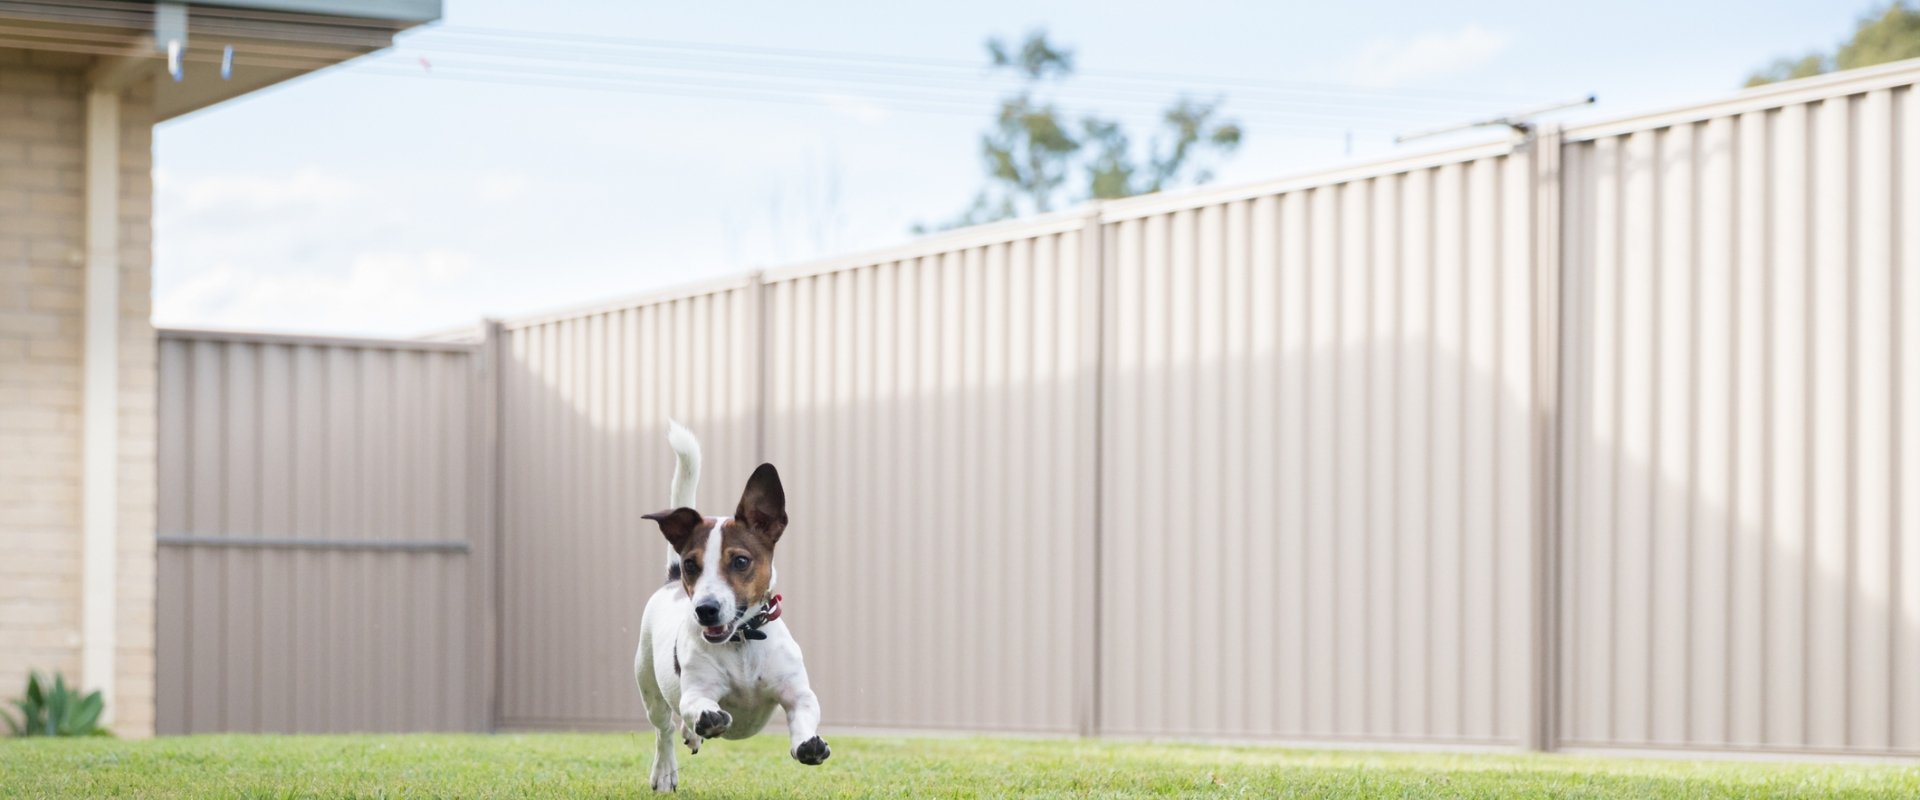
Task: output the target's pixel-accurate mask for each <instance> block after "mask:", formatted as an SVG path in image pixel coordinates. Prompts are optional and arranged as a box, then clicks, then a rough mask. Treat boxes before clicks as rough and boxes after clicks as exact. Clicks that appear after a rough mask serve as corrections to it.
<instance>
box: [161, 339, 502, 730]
mask: <svg viewBox="0 0 1920 800" xmlns="http://www.w3.org/2000/svg"><path fill="white" fill-rule="evenodd" d="M478 352H479V351H478V349H477V348H474V347H472V346H466V345H436V344H430V343H420V342H379V341H367V340H329V339H315V338H296V337H276V336H269V335H257V334H239V335H234V334H223V333H213V332H204V331H161V333H160V441H159V452H160V471H159V472H160V508H159V520H160V533H159V537H160V538H159V544H160V555H159V559H160V563H159V583H160V585H159V608H158V620H159V623H158V624H159V631H158V667H157V669H158V673H157V675H156V679H157V683H158V709H157V711H158V718H157V722H158V730H159V732H160V733H163V734H168V733H201V732H209V731H264V732H323V731H378V730H389V731H391V730H484V729H486V728H487V727H489V725H490V724H491V712H490V710H489V707H488V706H489V703H490V694H491V689H492V686H491V680H492V672H491V669H492V664H493V644H492V642H491V641H489V640H488V639H487V637H486V636H485V632H486V628H487V626H486V624H485V622H486V620H487V616H488V614H489V611H488V609H490V607H491V599H490V598H491V596H492V585H493V582H492V580H491V575H490V573H489V570H488V568H487V567H486V564H487V561H486V557H487V552H486V549H487V547H488V545H489V542H488V541H487V536H486V532H487V531H488V530H489V523H488V520H487V516H486V514H487V512H486V509H485V507H484V504H483V503H481V502H478V500H479V498H485V497H488V496H490V495H491V492H490V491H488V490H487V488H486V487H487V486H488V484H489V483H490V481H491V476H490V475H489V474H488V466H487V465H488V464H489V462H490V459H488V458H485V457H483V456H482V454H483V451H484V449H485V447H484V445H483V442H484V441H485V440H486V439H487V437H488V434H486V431H485V428H486V425H485V414H486V412H485V409H484V407H483V406H482V404H481V400H482V399H483V398H481V397H480V395H478V394H477V393H476V392H475V391H474V388H475V386H476V385H477V384H476V381H475V378H476V374H475V372H476V370H477V369H478V367H479V359H478Z"/></svg>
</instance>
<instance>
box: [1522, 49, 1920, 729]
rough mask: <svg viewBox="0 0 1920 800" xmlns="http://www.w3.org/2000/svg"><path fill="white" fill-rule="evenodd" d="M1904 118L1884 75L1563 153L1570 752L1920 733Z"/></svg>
mask: <svg viewBox="0 0 1920 800" xmlns="http://www.w3.org/2000/svg"><path fill="white" fill-rule="evenodd" d="M1915 131H1920V103H1917V102H1916V100H1915V97H1914V94H1913V90H1912V87H1910V86H1892V87H1890V88H1873V89H1871V90H1869V91H1856V92H1853V93H1839V94H1838V95H1837V96H1831V97H1825V98H1816V99H1813V100H1809V101H1804V102H1803V101H1799V100H1797V99H1796V100H1794V101H1792V102H1786V103H1785V104H1782V105H1777V106H1775V107H1770V108H1769V107H1762V108H1752V109H1745V110H1741V111H1740V112H1739V113H1733V114H1728V115H1722V116H1717V117H1708V118H1705V119H1699V120H1684V121H1679V122H1677V123H1675V124H1671V125H1666V126H1663V127H1653V128H1648V129H1645V130H1637V131H1629V132H1621V133H1608V134H1606V135H1603V136H1600V137H1599V138H1594V139H1591V140H1588V141H1582V142H1577V143H1572V144H1569V145H1568V149H1567V150H1566V165H1567V169H1568V176H1567V180H1566V186H1567V195H1566V196H1567V204H1566V210H1565V213H1566V226H1567V229H1568V231H1569V232H1570V233H1569V235H1568V238H1567V270H1568V271H1567V275H1568V282H1567V285H1568V292H1567V295H1566V296H1567V298H1568V312H1567V320H1568V326H1569V327H1568V333H1567V350H1566V352H1567V353H1568V361H1569V365H1570V369H1569V370H1568V373H1567V374H1568V376H1569V377H1568V381H1567V383H1566V387H1567V402H1566V409H1567V412H1566V413H1567V417H1566V420H1565V423H1564V424H1565V428H1564V431H1565V432H1564V435H1563V445H1564V447H1565V454H1566V459H1565V461H1564V463H1565V464H1566V465H1567V467H1566V470H1567V471H1566V474H1565V486H1566V494H1565V502H1564V503H1563V505H1562V511H1563V522H1562V525H1563V529H1564V534H1563V535H1564V542H1565V548H1564V553H1565V555H1566V558H1565V559H1564V561H1563V571H1562V585H1563V587H1564V594H1563V596H1564V598H1565V600H1564V602H1563V603H1562V607H1563V609H1564V617H1563V623H1562V624H1563V628H1564V630H1565V634H1564V638H1563V640H1562V641H1563V648H1564V650H1563V655H1562V658H1561V663H1562V664H1563V670H1562V674H1561V684H1562V687H1563V689H1562V705H1561V722H1560V726H1559V736H1560V739H1561V741H1562V742H1563V743H1564V744H1566V745H1568V746H1573V747H1583V746H1589V747H1677V748H1737V749H1743V750H1791V751H1822V752H1846V753H1877V754H1906V755H1913V754H1916V753H1920V726H1916V725H1915V724H1914V723H1913V722H1912V720H1914V719H1920V691H1917V690H1920V681H1916V680H1915V679H1914V678H1913V677H1912V676H1913V675H1915V674H1920V609H1916V604H1917V603H1920V601H1916V600H1915V596H1916V594H1920V592H1916V591H1915V590H1914V589H1913V588H1912V587H1915V586H1920V558H1917V557H1916V556H1915V555H1914V554H1915V553H1916V552H1920V512H1916V511H1915V506H1914V498H1915V497H1920V492H1916V491H1915V488H1916V484H1915V482H1914V481H1915V479H1914V477H1913V476H1914V475H1915V474H1917V473H1920V469H1916V468H1915V466H1914V465H1916V464H1920V448H1916V446H1915V444H1914V443H1915V437H1914V435H1913V430H1914V429H1915V428H1916V427H1920V426H1915V425H1913V424H1911V421H1912V420H1915V419H1920V387H1916V381H1920V368H1916V363H1915V361H1914V358H1915V356H1914V353H1915V352H1916V351H1920V336H1916V335H1915V333H1914V331H1915V330H1916V329H1920V326H1916V325H1914V324H1912V323H1910V322H1908V321H1907V319H1906V318H1905V315H1904V312H1905V311H1907V310H1911V309H1914V308H1920V305H1916V304H1915V303H1916V301H1915V297H1916V292H1917V291H1920V290H1916V289H1915V287H1916V286H1917V285H1920V242H1916V240H1915V238H1914V237H1913V236H1911V235H1909V234H1910V233H1911V232H1913V231H1916V230H1920V213H1917V212H1916V211H1915V208H1916V207H1917V206H1920V204H1916V203H1915V201H1914V199H1913V198H1915V197H1920V168H1916V167H1915V164H1916V163H1920V149H1916V147H1915V146H1914V142H1915V139H1914V132H1915ZM1897 359H1904V361H1901V360H1897ZM1573 365H1577V368H1573Z"/></svg>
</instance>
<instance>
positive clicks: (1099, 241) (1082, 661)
mask: <svg viewBox="0 0 1920 800" xmlns="http://www.w3.org/2000/svg"><path fill="white" fill-rule="evenodd" d="M1101 223H1102V217H1101V207H1100V203H1098V202H1095V203H1094V205H1093V208H1091V209H1090V210H1088V212H1087V216H1086V224H1085V225H1084V226H1083V227H1082V228H1081V229H1080V265H1079V270H1080V301H1081V308H1084V309H1089V313H1087V314H1085V315H1084V316H1083V317H1082V318H1081V320H1080V330H1079V337H1080V342H1079V344H1080V362H1081V369H1082V373H1081V374H1082V377H1081V382H1080V388H1079V397H1077V398H1075V400H1076V403H1077V405H1078V406H1079V408H1080V409H1082V411H1083V412H1084V416H1083V417H1082V418H1081V421H1080V430H1079V431H1078V434H1077V436H1076V440H1077V449H1078V461H1079V464H1078V466H1077V468H1078V470H1079V472H1080V474H1081V476H1082V477H1081V481H1083V483H1082V484H1081V485H1082V487H1083V488H1084V489H1085V493H1086V494H1085V497H1083V498H1081V501H1080V503H1079V504H1078V505H1079V507H1078V508H1076V509H1075V512H1076V513H1075V516H1076V517H1077V518H1079V519H1082V520H1084V522H1083V523H1082V525H1081V526H1080V528H1079V529H1078V530H1077V531H1076V532H1075V536H1076V538H1077V539H1078V541H1076V542H1075V543H1074V544H1075V545H1076V548H1077V549H1078V550H1079V552H1082V553H1086V554H1087V557H1086V558H1083V559H1079V562H1080V564H1082V565H1084V566H1083V567H1082V569H1083V570H1084V571H1083V575H1084V576H1085V579H1084V580H1082V581H1080V582H1079V584H1078V585H1077V586H1076V587H1075V590H1074V603H1075V605H1076V608H1075V612H1076V614H1075V616H1076V617H1077V618H1078V619H1081V620H1085V621H1086V624H1085V625H1082V626H1080V627H1078V628H1076V629H1075V631H1076V632H1075V634H1074V636H1075V641H1074V650H1073V652H1074V664H1073V674H1074V676H1075V678H1076V680H1075V681H1074V684H1075V688H1074V694H1073V716H1074V728H1075V730H1076V731H1077V732H1078V733H1079V734H1080V735H1081V736H1094V735H1097V734H1099V733H1100V646H1101V619H1100V605H1101V602H1100V583H1101V573H1102V571H1103V565H1102V559H1101V552H1100V535H1101V531H1100V523H1101V520H1100V507H1101V497H1100V491H1101V481H1100V478H1101V475H1100V472H1101V467H1100V464H1101V452H1100V443H1101V437H1102V436H1103V435H1104V434H1103V431H1102V427H1103V426H1102V419H1101V413H1102V408H1101V402H1102V395H1103V392H1104V389H1105V387H1104V386H1103V384H1104V383H1105V380H1106V372H1105V369H1104V366H1103V365H1104V360H1103V359H1104V352H1105V342H1106V340H1107V330H1106V328H1107V320H1106V294H1105V292H1106V284H1107V278H1106V274H1107V258H1106V249H1105V246H1104V245H1105V241H1104V236H1105V233H1104V227H1103V225H1102V224H1101Z"/></svg>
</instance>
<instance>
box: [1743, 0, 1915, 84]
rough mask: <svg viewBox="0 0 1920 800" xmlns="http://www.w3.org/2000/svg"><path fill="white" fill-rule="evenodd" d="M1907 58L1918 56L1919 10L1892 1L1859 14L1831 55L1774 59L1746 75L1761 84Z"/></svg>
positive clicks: (1898, 1) (1900, 1)
mask: <svg viewBox="0 0 1920 800" xmlns="http://www.w3.org/2000/svg"><path fill="white" fill-rule="evenodd" d="M1907 58H1920V11H1915V10H1913V9H1911V8H1908V7H1907V4H1906V0H1894V2H1893V3H1890V4H1888V5H1887V6H1886V7H1885V8H1883V9H1880V10H1879V11H1870V12H1868V13H1867V14H1866V15H1864V16H1862V17H1861V18H1860V22H1859V24H1858V25H1857V26H1855V28H1854V31H1853V36H1852V38H1850V39H1848V40H1847V41H1846V42H1844V43H1842V44H1841V45H1840V47H1839V48H1838V49H1836V50H1835V51H1834V54H1833V55H1832V56H1826V55H1823V54H1821V53H1808V54H1806V55H1804V56H1801V57H1799V58H1790V57H1789V58H1780V59H1776V60H1774V62H1773V63H1772V64H1769V65H1767V66H1766V67H1765V68H1764V69H1761V70H1760V71H1758V72H1755V73H1753V75H1752V76H1750V77H1748V78H1747V85H1748V86H1761V85H1765V84H1769V83H1773V82H1775V81H1788V80H1793V79H1795V78H1806V77H1811V76H1814V75H1823V74H1825V73H1828V72H1833V71H1835V70H1845V69H1855V68H1858V67H1870V66H1873V65H1875V64H1885V63H1887V62H1889V61H1899V60H1901V59H1907Z"/></svg>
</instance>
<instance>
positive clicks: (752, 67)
mask: <svg viewBox="0 0 1920 800" xmlns="http://www.w3.org/2000/svg"><path fill="white" fill-rule="evenodd" d="M414 47H415V43H414V42H409V43H408V44H407V48H408V49H406V50H403V51H397V52H396V55H395V57H396V58H399V57H408V56H417V55H419V54H421V53H424V54H425V55H427V56H431V57H432V59H433V60H434V61H435V62H436V63H440V62H450V61H451V60H452V59H454V58H461V57H468V58H469V59H470V63H478V64H483V65H486V67H488V68H497V67H501V66H502V65H509V64H511V65H516V66H515V68H526V69H553V67H552V66H551V65H552V64H555V63H560V64H582V63H584V64H590V65H592V67H593V69H594V72H595V74H613V75H621V76H630V75H635V74H644V75H648V76H654V77H663V78H679V77H683V76H702V75H708V74H718V75H726V76H735V75H744V76H751V77H755V78H757V79H760V80H764V81H775V82H787V83H793V82H803V81H817V82H822V83H829V84H834V85H845V86H848V87H860V88H865V87H879V88H889V89H909V90H914V91H930V90H931V91H942V92H952V93H966V92H973V93H979V94H982V95H992V96H994V97H999V96H1005V95H1006V94H1009V93H1011V92H1015V91H1023V90H1027V89H1028V88H1029V87H1028V86H1027V85H1026V84H1024V83H1022V82H1019V81H1008V80H1004V79H994V78H988V77H986V76H975V77H960V76H953V75H931V76H926V77H919V76H915V75H911V74H903V73H900V72H898V71H879V72H878V73H876V72H874V71H870V70H854V71H850V72H849V71H842V70H838V69H837V68H824V69H823V68H821V67H819V66H817V65H800V66H798V67H789V66H787V65H784V64H776V63H767V62H759V63H754V62H738V61H730V62H726V63H718V64H711V62H708V63H709V64H711V65H705V64H703V63H702V62H700V61H698V60H695V61H693V62H692V63H689V61H688V60H687V59H680V58H672V57H666V56H660V55H647V54H641V55H638V56H636V55H633V54H620V53H615V54H601V53H598V52H579V51H571V52H567V53H552V52H548V51H542V50H533V51H527V50H523V49H511V48H510V49H498V48H450V47H446V46H444V45H440V44H433V45H427V46H425V47H422V48H420V49H418V50H415V49H413V48H414ZM446 54H452V55H446ZM475 56H485V58H474V57H475ZM1037 88H1039V89H1040V95H1041V96H1057V97H1069V98H1076V99H1093V100H1104V101H1108V102H1115V103H1143V102H1150V103H1152V104H1153V105H1154V106H1155V108H1156V110H1159V109H1164V108H1165V104H1166V103H1167V102H1168V101H1170V100H1172V99H1174V98H1177V97H1181V96H1186V97H1196V96H1198V97H1202V98H1204V96H1205V93H1204V92H1201V93H1196V92H1193V91H1191V90H1188V91H1181V92H1169V91H1166V90H1162V89H1156V88H1143V87H1139V86H1133V85H1111V84H1107V83H1101V82H1082V81H1074V82H1072V83H1071V84H1066V85H1047V86H1042V87H1037ZM849 90H851V89H849ZM1225 99H1227V100H1228V101H1229V105H1230V106H1231V107H1232V108H1233V109H1234V110H1236V111H1251V112H1260V111H1265V112H1271V113H1273V114H1278V115H1287V116H1302V117H1322V118H1334V119H1341V120H1352V119H1372V120H1378V121H1391V122H1395V123H1398V124H1404V123H1405V122H1406V121H1407V120H1408V119H1410V118H1416V117H1419V116H1421V115H1423V114H1433V113H1437V112H1444V113H1446V114H1448V115H1453V116H1457V115H1459V114H1460V113H1462V110H1461V104H1460V103H1457V102H1449V103H1445V104H1442V105H1441V106H1436V107H1435V108H1432V109H1426V108H1417V107H1414V106H1413V105H1410V104H1406V103H1382V102H1379V101H1374V100H1359V101H1348V102H1342V101H1337V100H1327V99H1309V100H1298V99H1281V100H1274V99H1270V98H1266V97H1262V96H1259V95H1255V96H1253V97H1251V98H1249V97H1247V96H1245V95H1241V94H1238V93H1234V94H1230V95H1226V98H1225Z"/></svg>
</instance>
